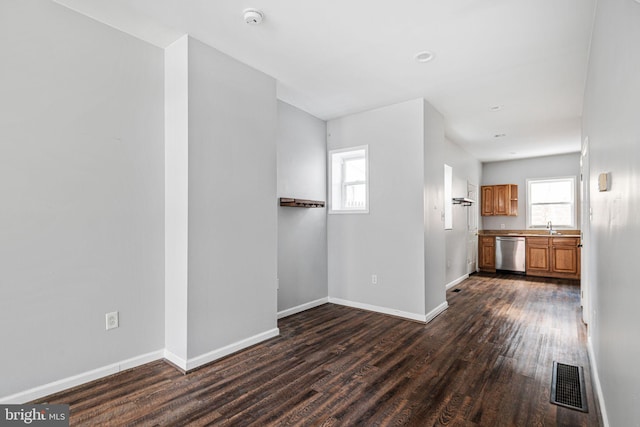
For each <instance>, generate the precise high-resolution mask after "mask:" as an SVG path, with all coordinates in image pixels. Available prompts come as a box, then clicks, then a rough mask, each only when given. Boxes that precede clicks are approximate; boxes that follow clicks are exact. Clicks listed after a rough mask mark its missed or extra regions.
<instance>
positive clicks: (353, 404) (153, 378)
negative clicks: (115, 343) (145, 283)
mask: <svg viewBox="0 0 640 427" xmlns="http://www.w3.org/2000/svg"><path fill="white" fill-rule="evenodd" d="M457 287H458V288H459V289H461V292H459V293H454V292H452V291H449V292H448V293H447V300H448V302H449V309H448V310H446V311H445V312H444V313H443V314H441V315H440V316H438V317H437V318H436V319H434V320H433V321H432V322H431V323H429V324H427V325H423V324H420V323H417V322H412V321H407V320H403V319H398V318H394V317H390V316H385V315H382V314H377V313H371V312H367V311H361V310H357V309H352V308H347V307H341V306H337V305H332V304H327V305H323V306H321V307H317V308H314V309H312V310H308V311H306V312H303V313H299V314H296V315H293V316H290V317H287V318H285V319H282V320H281V321H280V322H279V327H280V331H281V336H280V337H277V338H274V339H271V340H269V341H266V342H264V343H262V344H259V345H256V346H254V347H251V348H249V349H247V350H245V351H242V352H239V353H236V354H234V355H232V356H229V357H227V358H225V359H223V360H220V361H217V362H215V363H212V364H210V365H207V366H205V367H202V368H201V369H198V370H196V371H193V372H191V373H189V374H187V375H183V374H181V373H180V372H178V371H177V370H176V369H174V368H173V367H172V366H170V365H169V364H167V363H166V362H163V361H158V362H154V363H150V364H147V365H144V366H141V367H138V368H135V369H131V370H128V371H126V372H122V373H120V374H116V375H113V376H110V377H108V378H104V379H102V380H98V381H95V382H92V383H89V384H85V385H82V386H79V387H76V388H74V389H71V390H68V391H65V392H61V393H58V394H55V395H52V396H49V397H47V398H44V399H41V400H40V401H39V402H49V403H67V404H70V405H71V425H74V426H75V425H89V426H98V425H100V426H105V425H150V426H152V425H178V426H184V425H207V424H210V425H223V424H224V425H238V426H245V425H256V426H265V425H313V426H334V425H336V426H337V425H341V426H355V425H364V426H398V425H412V426H432V425H444V426H543V425H545V426H556V425H559V426H598V425H600V416H599V409H598V407H597V405H596V403H595V401H594V398H593V391H592V385H591V372H590V368H589V362H588V357H587V350H586V329H585V326H584V325H583V324H582V322H581V320H580V307H579V286H578V285H576V284H575V283H572V282H568V281H563V280H553V279H541V278H534V279H531V278H524V277H519V276H483V275H474V276H472V277H471V278H470V279H468V280H466V281H465V282H463V283H461V284H460V285H458V286H457ZM554 360H557V361H559V362H562V363H569V364H576V365H580V366H583V367H584V371H585V377H586V381H587V384H586V385H587V395H588V405H589V412H588V413H582V412H578V411H574V410H571V409H567V408H563V407H559V406H556V405H553V404H551V403H549V393H550V388H551V369H552V366H553V361H554Z"/></svg>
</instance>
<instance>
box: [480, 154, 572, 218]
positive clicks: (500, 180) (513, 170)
mask: <svg viewBox="0 0 640 427" xmlns="http://www.w3.org/2000/svg"><path fill="white" fill-rule="evenodd" d="M559 176H574V177H575V178H576V200H577V205H576V213H577V223H576V224H577V227H576V228H579V227H580V201H579V198H580V191H579V184H580V153H570V154H561V155H557V156H548V157H534V158H530V159H520V160H507V161H502V162H488V163H483V165H482V185H494V184H517V185H518V216H495V217H492V216H483V217H482V227H481V228H482V229H484V230H499V229H500V228H501V227H500V225H501V224H504V225H505V229H506V230H524V229H526V228H527V222H526V212H527V202H526V198H527V179H530V178H551V177H559Z"/></svg>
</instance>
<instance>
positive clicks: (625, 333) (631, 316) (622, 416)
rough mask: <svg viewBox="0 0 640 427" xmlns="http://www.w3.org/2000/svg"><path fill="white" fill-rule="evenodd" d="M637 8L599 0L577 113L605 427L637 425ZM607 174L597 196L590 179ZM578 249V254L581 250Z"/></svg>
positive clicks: (639, 184)
mask: <svg viewBox="0 0 640 427" xmlns="http://www.w3.org/2000/svg"><path fill="white" fill-rule="evenodd" d="M639 23H640V4H638V3H636V2H633V1H631V0H611V1H599V2H598V6H597V11H596V21H595V26H594V33H593V39H592V44H591V54H590V59H589V70H588V79H587V85H586V92H585V103H584V111H583V129H582V131H583V137H584V138H588V139H589V143H590V188H591V190H590V195H591V208H592V209H593V218H592V222H591V239H590V241H591V246H590V248H589V250H590V251H591V252H592V256H591V257H590V260H592V261H593V263H594V264H593V265H591V268H590V271H591V272H592V274H589V277H590V278H591V280H590V283H589V287H590V288H591V292H590V298H591V306H592V313H591V316H590V317H591V324H590V325H589V331H590V334H591V339H592V344H593V347H592V348H593V354H592V355H591V356H592V357H593V359H592V363H595V364H597V367H598V374H599V375H598V376H599V379H600V383H601V392H602V394H603V397H604V399H603V401H602V400H601V405H603V404H604V407H605V409H606V414H607V416H608V421H609V424H610V425H612V426H637V425H639V423H640V382H639V381H638V379H639V378H640V365H638V360H640V339H638V331H639V330H640V319H639V318H638V315H637V311H638V309H637V307H638V300H639V299H640V288H639V287H638V279H637V277H636V276H635V271H634V270H633V268H632V267H633V266H634V265H635V264H636V263H637V262H638V256H637V254H638V250H637V248H638V242H640V215H639V214H638V213H639V212H640V120H638V111H640V78H638V76H639V74H638V70H640V49H638V41H640V25H639ZM603 172H610V173H611V190H610V191H607V192H599V191H598V189H597V179H598V174H600V173H603ZM585 249H586V248H585Z"/></svg>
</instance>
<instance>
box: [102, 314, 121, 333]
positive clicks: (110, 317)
mask: <svg viewBox="0 0 640 427" xmlns="http://www.w3.org/2000/svg"><path fill="white" fill-rule="evenodd" d="M104 317H105V320H106V322H107V324H106V327H107V331H108V330H109V329H115V328H117V327H118V326H119V321H118V312H117V311H112V312H111V313H107V314H105V315H104Z"/></svg>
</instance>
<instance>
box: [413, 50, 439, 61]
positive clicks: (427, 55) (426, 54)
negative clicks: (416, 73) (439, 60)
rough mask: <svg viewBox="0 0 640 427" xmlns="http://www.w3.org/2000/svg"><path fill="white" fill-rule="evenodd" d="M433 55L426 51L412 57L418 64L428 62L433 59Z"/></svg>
mask: <svg viewBox="0 0 640 427" xmlns="http://www.w3.org/2000/svg"><path fill="white" fill-rule="evenodd" d="M434 56H435V55H434V54H433V53H431V52H427V51H426V50H425V51H424V52H418V53H416V56H414V58H415V60H416V61H418V62H429V61H431V60H432V59H433V57H434Z"/></svg>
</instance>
